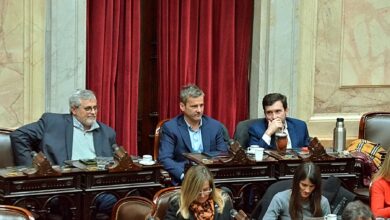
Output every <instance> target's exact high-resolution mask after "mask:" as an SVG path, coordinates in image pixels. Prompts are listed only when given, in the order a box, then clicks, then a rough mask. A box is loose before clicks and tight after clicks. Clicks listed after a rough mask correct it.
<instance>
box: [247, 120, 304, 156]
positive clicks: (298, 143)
mask: <svg viewBox="0 0 390 220" xmlns="http://www.w3.org/2000/svg"><path fill="white" fill-rule="evenodd" d="M286 122H287V130H288V134H289V136H290V139H291V147H292V148H300V147H304V146H309V141H310V137H309V131H308V130H307V125H306V123H305V122H304V121H301V120H298V119H294V118H288V117H287V118H286ZM267 128H268V122H267V120H266V119H265V118H263V120H260V121H259V122H256V123H253V124H252V125H251V126H250V127H249V130H248V132H249V143H248V144H249V146H250V145H252V144H254V145H260V147H263V148H265V149H276V145H275V135H272V136H271V144H270V145H268V144H267V143H266V142H265V141H264V140H263V138H262V137H263V135H264V133H265V131H266V130H267Z"/></svg>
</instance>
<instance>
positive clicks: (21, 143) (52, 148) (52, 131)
mask: <svg viewBox="0 0 390 220" xmlns="http://www.w3.org/2000/svg"><path fill="white" fill-rule="evenodd" d="M69 105H70V112H71V114H54V113H44V114H43V115H42V117H41V118H40V119H39V120H38V121H37V122H34V123H31V124H27V125H25V126H22V127H20V128H18V129H16V130H15V131H14V132H12V133H11V143H12V149H13V151H14V159H15V163H16V165H27V166H30V165H31V164H32V157H31V151H32V150H34V151H37V152H39V151H42V152H43V153H44V154H45V156H46V157H47V158H48V160H49V161H50V162H51V163H52V164H56V165H63V163H64V161H65V160H79V159H93V158H95V157H96V156H106V157H110V156H112V148H111V146H112V145H113V144H115V143H116V140H115V138H116V134H115V131H114V130H113V129H112V128H110V127H108V126H107V125H105V124H103V123H101V122H97V121H96V114H97V101H96V97H95V95H94V93H93V92H92V91H90V90H78V91H76V92H75V93H74V94H73V95H72V96H71V97H70V98H69Z"/></svg>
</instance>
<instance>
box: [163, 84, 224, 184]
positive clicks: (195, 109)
mask: <svg viewBox="0 0 390 220" xmlns="http://www.w3.org/2000/svg"><path fill="white" fill-rule="evenodd" d="M203 100H204V93H203V91H202V90H201V89H200V88H198V87H197V86H195V85H188V86H185V87H183V88H182V90H181V91H180V110H181V111H182V114H180V115H178V116H176V117H175V118H173V119H171V120H169V121H168V122H166V123H164V125H163V126H162V130H161V138H160V149H159V158H158V159H159V161H160V162H161V163H162V164H163V166H164V169H165V170H167V171H168V173H169V174H170V175H171V177H172V178H173V183H174V184H178V183H181V181H182V180H183V178H184V166H185V164H186V163H188V161H187V160H186V158H185V157H184V156H183V153H189V152H197V153H202V152H216V151H217V152H218V151H219V152H226V151H227V144H226V143H225V142H224V137H223V128H222V124H221V123H220V122H219V121H217V120H215V119H212V118H210V117H208V116H205V115H203V109H204V101H203Z"/></svg>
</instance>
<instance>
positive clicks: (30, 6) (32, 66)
mask: <svg viewBox="0 0 390 220" xmlns="http://www.w3.org/2000/svg"><path fill="white" fill-rule="evenodd" d="M44 19H45V0H23V1H22V0H21V1H13V0H2V1H0V100H1V101H0V115H1V117H0V127H6V128H14V127H17V126H19V125H20V124H22V123H24V122H25V121H30V120H32V119H33V118H36V117H37V116H38V115H40V114H41V113H42V111H43V109H44V72H45V71H44V50H43V48H44V45H45V37H44V34H45V28H44Z"/></svg>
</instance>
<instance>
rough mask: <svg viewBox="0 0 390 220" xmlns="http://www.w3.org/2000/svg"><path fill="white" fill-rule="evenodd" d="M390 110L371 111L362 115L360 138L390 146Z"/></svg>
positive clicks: (386, 147) (385, 146)
mask: <svg viewBox="0 0 390 220" xmlns="http://www.w3.org/2000/svg"><path fill="white" fill-rule="evenodd" d="M389 130H390V112H369V113H365V114H363V115H362V117H361V118H360V123H359V138H360V139H366V140H368V141H371V142H374V143H378V144H380V145H381V146H382V147H383V148H385V149H386V150H388V149H389V148H390V135H389Z"/></svg>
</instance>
